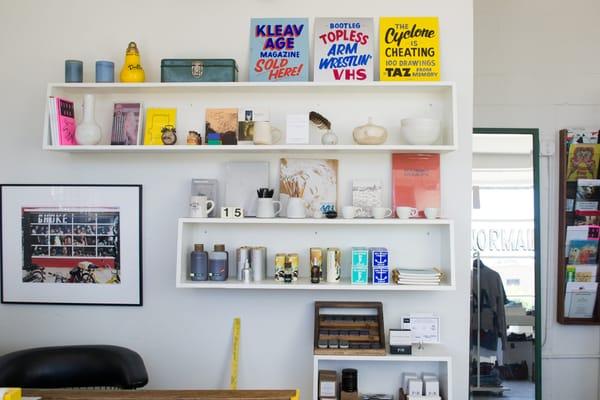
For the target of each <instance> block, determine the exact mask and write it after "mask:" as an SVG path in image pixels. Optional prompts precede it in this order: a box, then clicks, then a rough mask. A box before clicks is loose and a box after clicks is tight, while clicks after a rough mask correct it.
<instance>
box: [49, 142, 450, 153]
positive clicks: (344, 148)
mask: <svg viewBox="0 0 600 400" xmlns="http://www.w3.org/2000/svg"><path fill="white" fill-rule="evenodd" d="M44 150H50V151H61V152H68V153H91V152H119V153H138V152H141V153H214V154H219V153H322V152H328V153H330V152H340V153H341V152H344V153H418V152H423V153H447V152H451V151H455V150H456V146H452V145H430V146H416V145H401V144H398V145H396V144H383V145H371V146H368V145H358V144H342V145H331V146H326V145H318V144H314V145H310V144H307V145H285V144H280V145H256V146H255V145H232V146H225V145H220V146H215V145H200V146H192V145H190V146H187V145H177V146H110V145H98V146H54V145H45V146H44Z"/></svg>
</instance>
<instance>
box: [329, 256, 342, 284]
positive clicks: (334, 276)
mask: <svg viewBox="0 0 600 400" xmlns="http://www.w3.org/2000/svg"><path fill="white" fill-rule="evenodd" d="M340 258H341V252H340V249H338V248H335V247H330V248H328V249H327V282H329V283H338V282H339V281H340V280H341V272H342V271H341V264H340V261H341V260H340Z"/></svg>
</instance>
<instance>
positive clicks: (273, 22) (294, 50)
mask: <svg viewBox="0 0 600 400" xmlns="http://www.w3.org/2000/svg"><path fill="white" fill-rule="evenodd" d="M308 35H309V32H308V18H252V20H251V23H250V71H249V72H250V73H249V80H250V81H251V82H256V81H260V82H265V81H267V82H280V81H308Z"/></svg>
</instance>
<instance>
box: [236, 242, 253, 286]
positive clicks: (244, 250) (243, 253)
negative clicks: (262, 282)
mask: <svg viewBox="0 0 600 400" xmlns="http://www.w3.org/2000/svg"><path fill="white" fill-rule="evenodd" d="M246 261H248V264H250V265H252V262H251V260H250V247H248V246H242V247H240V248H238V249H237V250H236V251H235V267H236V268H237V271H236V272H237V273H236V276H237V280H238V281H241V280H244V277H243V276H242V270H243V269H244V265H246Z"/></svg>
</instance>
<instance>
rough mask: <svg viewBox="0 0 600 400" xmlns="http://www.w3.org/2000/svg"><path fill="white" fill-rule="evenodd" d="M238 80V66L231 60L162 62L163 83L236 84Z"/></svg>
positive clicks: (161, 75) (176, 60) (161, 76)
mask: <svg viewBox="0 0 600 400" xmlns="http://www.w3.org/2000/svg"><path fill="white" fill-rule="evenodd" d="M237 79H238V68H237V64H236V63H235V60H233V59H231V58H221V59H203V58H195V59H181V58H171V59H163V60H162V61H161V62H160V81H161V82H236V81H237Z"/></svg>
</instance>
